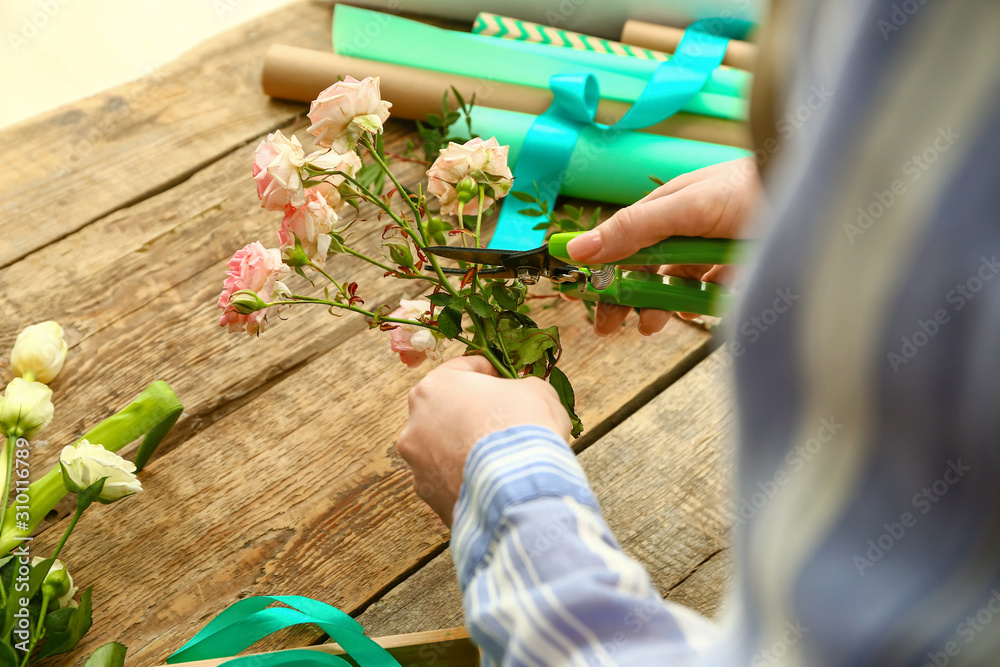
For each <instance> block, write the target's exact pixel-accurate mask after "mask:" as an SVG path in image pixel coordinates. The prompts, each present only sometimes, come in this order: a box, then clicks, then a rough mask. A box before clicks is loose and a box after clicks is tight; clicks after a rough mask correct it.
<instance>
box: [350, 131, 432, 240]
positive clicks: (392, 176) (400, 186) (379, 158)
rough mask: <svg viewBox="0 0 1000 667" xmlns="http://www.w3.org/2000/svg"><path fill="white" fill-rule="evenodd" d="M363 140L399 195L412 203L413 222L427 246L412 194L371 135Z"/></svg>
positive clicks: (418, 211)
mask: <svg viewBox="0 0 1000 667" xmlns="http://www.w3.org/2000/svg"><path fill="white" fill-rule="evenodd" d="M362 141H363V142H364V144H365V147H366V148H368V152H369V153H371V156H372V158H373V159H374V160H375V161H376V162H378V165H379V166H380V167H382V171H384V172H385V174H386V175H387V176H388V177H389V179H390V180H392V183H393V185H395V186H396V190H397V191H398V192H399V196H400V197H402V198H403V199H405V200H406V203H407V204H409V205H410V210H411V211H413V223H414V224H415V225H416V226H417V232H418V233H419V234H420V240H421V242H423V244H424V246H426V245H427V239H426V238H424V230H423V229H421V228H420V209H419V208H417V205H416V204H415V203H414V202H413V200H412V199H410V196H409V195H408V194H406V188H404V187H403V184H402V183H400V182H399V179H397V178H396V175H395V174H393V173H392V170H390V169H389V165H388V164H386V162H385V160H383V159H382V156H381V155H379V154H378V151H377V150H376V149H375V145H374V144H373V143H372V139H371V137H370V136H368V135H367V134H366V135H365V136H364V138H363V139H362Z"/></svg>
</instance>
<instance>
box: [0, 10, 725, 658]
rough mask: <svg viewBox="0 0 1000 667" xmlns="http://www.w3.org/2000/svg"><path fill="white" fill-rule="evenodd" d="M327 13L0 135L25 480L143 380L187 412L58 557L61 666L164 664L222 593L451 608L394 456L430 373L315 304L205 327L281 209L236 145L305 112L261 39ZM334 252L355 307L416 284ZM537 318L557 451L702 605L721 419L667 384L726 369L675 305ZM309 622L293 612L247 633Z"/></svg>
mask: <svg viewBox="0 0 1000 667" xmlns="http://www.w3.org/2000/svg"><path fill="white" fill-rule="evenodd" d="M330 11H331V10H330V8H329V7H324V6H320V5H316V4H313V3H301V4H298V5H295V6H293V7H290V8H287V9H284V10H281V11H279V12H276V13H274V14H273V15H269V16H265V17H262V18H261V19H258V20H255V21H252V22H249V23H247V24H244V25H242V26H239V27H237V28H235V29H233V30H231V31H230V32H229V33H226V34H225V35H222V36H220V37H219V38H218V39H216V40H214V41H212V42H210V43H208V44H205V45H204V46H203V47H200V48H199V49H198V50H196V51H194V52H191V53H189V54H187V55H185V56H184V57H182V58H181V59H179V60H178V61H176V62H174V63H172V64H170V65H168V66H166V67H165V68H163V69H162V71H160V72H158V73H156V74H155V75H153V76H152V77H149V78H147V79H145V80H142V81H138V82H134V83H131V84H126V85H124V86H121V87H119V88H116V89H113V90H110V91H107V92H106V93H103V94H101V95H98V96H95V97H93V98H89V99H87V100H82V101H80V102H78V103H75V104H73V105H70V106H68V107H64V108H62V109H58V110H55V111H53V112H51V113H49V114H46V115H44V116H42V117H39V118H37V119H32V120H30V121H27V122H25V123H21V124H19V125H17V126H15V127H12V128H7V129H5V130H2V131H0V139H3V141H2V142H0V152H2V153H6V155H5V156H4V157H6V158H7V163H11V161H12V160H14V159H15V158H17V157H18V156H22V157H23V156H25V155H30V156H32V159H31V160H24V159H20V158H19V159H18V162H17V164H19V165H22V166H23V168H19V169H18V170H14V171H13V172H12V173H11V174H10V175H9V178H8V180H7V182H6V184H5V190H4V193H3V195H0V196H2V200H0V207H2V210H3V212H4V215H3V217H2V218H0V351H2V353H3V354H4V357H6V351H7V350H9V349H10V346H11V345H12V344H13V341H14V338H15V336H16V335H17V332H18V331H19V330H20V329H21V328H23V327H24V326H26V325H28V324H32V323H34V322H38V321H42V320H46V319H56V320H58V321H59V322H60V323H61V324H62V325H63V326H64V327H65V330H66V334H67V339H68V342H69V344H70V352H69V357H68V359H67V363H66V366H65V369H64V371H63V373H62V375H61V376H60V377H59V378H58V379H57V380H56V381H55V382H54V383H53V385H52V388H53V390H54V401H55V404H56V417H55V421H54V422H53V423H52V424H51V425H50V426H49V427H48V428H46V429H45V431H44V432H43V435H42V438H43V439H44V440H45V441H47V444H45V445H42V446H39V447H38V449H37V450H36V452H38V454H37V455H34V458H33V461H32V466H33V476H36V477H37V476H39V475H41V474H42V473H43V472H44V471H45V470H46V469H47V468H48V466H49V465H51V464H52V463H53V462H54V461H55V458H56V456H57V453H58V450H59V449H60V448H61V447H62V446H63V445H65V444H69V443H71V442H73V441H74V440H75V439H76V438H78V437H79V436H80V435H81V434H82V433H84V432H85V431H86V430H88V429H89V428H90V427H92V426H93V425H94V424H96V423H97V422H98V421H100V420H101V419H103V418H105V417H107V416H109V415H110V414H112V413H113V412H115V411H116V410H118V409H119V408H121V407H123V406H124V405H125V404H127V403H128V402H129V401H130V400H131V399H132V398H133V397H134V396H135V395H136V394H138V393H139V392H140V391H141V390H142V389H143V388H144V387H145V386H146V385H148V384H149V383H150V382H152V381H153V380H156V379H164V380H166V381H168V382H169V383H170V384H171V386H172V387H173V388H174V390H175V391H176V393H177V394H178V396H179V397H180V399H181V401H182V402H183V403H184V406H185V410H184V414H183V416H182V417H181V420H180V421H179V422H178V425H177V427H176V428H175V430H174V431H173V432H172V433H171V435H170V436H169V438H168V439H167V441H166V442H165V443H164V445H163V447H162V449H161V451H160V452H159V453H158V454H157V456H156V457H155V458H154V460H153V461H152V462H151V463H150V464H149V466H148V467H147V469H146V470H145V471H144V473H143V475H142V482H143V487H144V489H145V490H144V492H143V493H141V494H139V495H137V496H136V497H134V498H130V499H129V500H127V501H125V502H121V503H117V504H115V505H111V506H107V507H105V506H101V507H96V506H95V507H94V508H92V509H91V510H90V511H89V512H88V513H87V515H86V516H85V518H84V519H83V520H82V521H81V523H80V525H79V527H78V528H77V532H76V533H74V536H73V538H72V539H71V541H70V542H69V544H68V546H67V547H66V549H65V551H64V552H63V557H64V558H65V560H66V561H67V563H68V564H69V568H70V570H71V571H72V573H73V576H74V580H75V582H76V584H77V585H79V586H81V587H83V588H86V587H89V586H93V587H94V619H95V623H94V626H93V628H92V629H91V631H90V633H89V635H88V636H87V638H86V639H85V641H84V642H83V643H82V644H81V646H80V647H79V648H78V649H77V650H76V651H74V652H73V653H71V654H69V655H67V656H60V657H58V658H56V659H54V660H50V661H49V662H48V663H47V664H50V665H82V664H83V663H84V662H85V660H86V657H87V656H88V655H89V654H90V653H91V652H92V651H93V650H94V649H95V648H96V647H97V646H99V645H101V644H103V643H106V642H108V641H121V642H123V643H125V644H126V645H128V646H129V648H130V650H129V660H128V664H130V665H155V664H161V663H162V662H163V660H164V658H165V657H166V656H167V655H169V654H170V653H171V652H173V651H174V650H176V649H177V648H179V647H180V646H181V645H182V644H183V643H184V642H185V641H186V640H187V639H188V638H190V637H191V636H192V635H193V634H194V633H195V632H196V631H197V630H198V629H200V628H201V627H202V626H204V624H205V623H207V622H208V621H209V620H210V619H211V618H212V617H214V616H215V615H216V614H218V613H219V612H220V611H222V610H223V609H225V608H226V607H227V606H228V605H229V604H231V603H232V602H234V601H236V600H237V599H240V598H242V597H245V596H248V595H258V594H302V595H309V596H313V597H316V598H319V599H322V600H324V601H327V602H329V603H331V604H334V605H337V606H339V607H340V608H342V609H343V610H345V611H347V612H348V613H352V614H357V613H360V612H361V611H362V610H365V609H368V611H367V612H365V614H364V615H363V616H362V618H363V619H366V620H365V622H366V624H367V623H368V622H369V620H370V622H371V629H372V631H373V633H374V634H379V635H395V634H400V633H404V632H409V631H411V630H412V629H415V628H414V623H415V620H414V618H415V616H416V615H417V614H419V612H420V609H424V608H426V609H428V610H430V611H433V612H434V614H431V615H429V616H427V617H426V618H425V622H424V623H423V625H424V626H427V627H422V628H420V629H427V630H433V629H441V628H446V627H452V626H455V625H459V624H461V606H460V600H459V598H458V596H457V585H456V584H455V583H454V581H453V579H452V578H451V572H450V569H449V568H450V565H449V564H448V561H447V558H448V556H447V554H446V553H444V551H445V548H446V541H447V531H446V530H445V529H444V527H443V526H442V525H441V524H440V522H439V521H438V520H437V519H436V517H434V516H433V514H432V513H431V512H430V511H429V510H428V509H427V508H426V507H425V506H424V505H423V504H422V503H421V502H419V500H418V499H417V498H416V496H415V494H414V493H413V491H412V489H411V477H410V474H409V472H408V471H407V470H406V467H405V466H404V464H403V463H402V461H401V460H400V459H399V458H398V456H397V455H396V453H395V450H394V440H395V438H396V435H397V434H398V433H399V431H400V429H401V428H402V425H403V423H404V420H405V413H406V392H407V391H408V389H409V388H410V387H411V386H412V385H413V384H414V383H415V382H416V381H417V380H418V379H419V378H420V377H422V375H423V374H424V373H425V372H426V371H427V370H428V368H427V367H424V368H421V369H418V370H416V371H407V370H406V369H405V368H404V367H403V366H402V365H401V364H400V363H399V361H398V359H397V358H396V357H395V355H393V354H392V353H391V352H390V351H389V349H388V340H387V338H388V337H387V335H386V334H384V333H382V332H378V331H369V330H368V329H367V326H366V324H365V323H364V322H363V321H362V320H361V319H359V318H354V317H339V318H338V317H332V316H330V315H329V314H327V313H326V311H324V310H322V309H319V308H304V309H295V310H292V311H289V312H286V313H285V314H284V316H285V317H287V318H288V319H289V320H290V321H288V322H276V323H275V325H274V326H273V328H272V329H270V330H268V331H267V332H265V333H264V334H263V335H262V336H261V337H260V338H256V339H251V338H249V337H247V336H243V335H228V334H226V333H224V332H223V331H222V330H221V329H219V328H218V327H217V325H216V321H217V319H218V311H217V309H216V307H215V300H216V299H217V296H218V292H219V290H220V288H221V284H222V281H223V278H224V270H225V263H226V261H227V260H228V259H229V257H231V256H232V254H233V252H235V251H236V250H237V249H239V248H240V247H242V246H243V245H245V244H246V243H248V242H250V241H253V240H258V239H260V240H261V241H262V242H264V244H265V245H274V234H275V231H276V229H277V226H278V223H279V218H280V216H278V215H277V214H275V213H271V212H267V211H263V210H261V209H260V207H259V203H258V201H257V198H256V195H255V192H254V186H253V183H252V181H251V180H250V173H249V172H250V162H251V156H252V153H253V149H254V147H255V145H256V144H257V142H259V141H260V139H261V138H262V137H263V136H264V135H266V134H267V133H268V132H269V131H272V130H274V129H275V128H279V127H280V128H282V130H283V131H285V132H286V133H291V132H298V133H299V135H300V137H303V129H304V127H305V122H304V120H303V114H304V111H305V107H304V106H303V105H292V104H286V103H280V102H274V101H271V100H269V99H268V98H266V97H265V96H264V95H263V94H261V93H260V91H259V74H260V66H261V62H262V60H261V59H262V55H263V52H264V50H266V48H267V46H268V45H269V44H271V43H272V42H282V43H292V44H297V45H300V46H307V47H310V48H328V47H329V34H330V28H329V25H330ZM413 130H414V128H413V125H412V124H410V123H406V122H400V121H395V120H390V122H389V123H388V124H387V128H386V141H387V143H388V145H389V148H390V150H391V151H393V152H402V151H403V149H404V147H405V145H406V143H407V141H408V139H409V138H411V137H412V136H413V134H414V132H413ZM303 138H304V137H303ZM305 143H307V149H308V148H309V146H308V142H305ZM74 156H75V157H74ZM397 167H398V171H397V173H398V174H400V176H401V177H402V178H403V180H404V182H405V183H407V184H412V183H415V182H417V181H418V180H419V179H420V177H421V176H422V169H421V167H420V166H419V165H415V164H413V163H400V164H398V165H397ZM52 178H58V182H59V184H60V186H59V188H58V190H57V195H56V196H55V197H54V198H53V197H52V195H51V192H52V189H51V187H49V185H47V184H48V183H49V182H50V179H52ZM42 188H45V189H44V190H43V189H42ZM43 196H44V197H46V200H45V205H44V206H40V205H39V203H38V201H39V198H40V197H43ZM609 212H610V211H606V212H605V214H607V213H609ZM361 217H362V218H363V220H362V221H361V222H359V223H358V224H357V225H356V226H355V227H354V228H353V230H354V231H353V232H352V233H353V234H354V236H353V238H355V239H357V240H358V241H360V242H361V243H362V244H365V243H371V244H372V246H374V243H375V241H376V238H377V234H378V233H379V232H380V231H381V229H382V226H383V223H382V222H380V221H379V220H378V217H377V215H376V214H375V211H373V210H372V209H370V208H367V209H366V208H362V212H361ZM369 239H370V241H369ZM329 268H330V270H331V271H332V272H333V273H334V274H335V275H338V276H343V277H346V276H351V277H352V279H354V280H357V281H358V282H359V283H360V284H361V295H362V297H363V298H364V299H365V301H366V305H368V306H376V305H377V304H380V303H387V304H390V305H394V304H395V303H397V302H398V300H399V298H400V297H401V296H404V295H408V296H413V295H414V294H416V293H418V292H419V289H420V288H419V285H418V284H415V283H413V282H408V281H407V282H404V281H397V280H393V279H383V278H382V277H381V271H380V270H378V269H376V268H374V267H370V266H366V265H363V264H359V263H357V262H356V261H354V260H353V259H349V258H344V257H334V258H333V259H332V260H331V261H330V263H329ZM296 280H299V279H296ZM294 289H296V290H297V291H303V290H306V289H309V288H308V285H307V284H306V283H304V282H301V281H300V282H299V283H297V284H296V286H295V287H294ZM532 314H533V316H534V317H536V319H538V320H539V322H540V323H542V324H543V326H547V325H550V324H558V325H559V326H560V330H561V338H562V341H563V343H564V347H565V352H564V355H563V359H562V361H561V362H560V366H561V367H562V368H564V370H565V371H566V373H567V374H568V375H569V377H570V378H571V379H572V380H573V382H574V385H575V387H576V390H577V404H578V407H579V411H580V413H581V415H582V417H583V419H584V422H585V424H586V426H587V431H586V433H585V434H584V436H583V437H582V438H581V439H580V440H578V441H577V442H576V443H575V445H576V447H577V448H578V450H582V451H583V454H582V456H583V457H584V461H585V465H586V466H587V468H588V471H589V472H590V474H591V475H592V479H593V480H594V483H595V487H596V488H597V489H598V493H599V495H600V496H601V497H602V499H603V500H604V501H605V502H606V503H607V509H608V517H609V521H610V522H611V524H612V526H613V528H614V529H615V530H616V531H618V533H619V535H620V537H621V538H622V541H623V544H624V545H625V547H626V548H627V549H628V550H629V552H630V553H632V554H633V555H636V556H637V557H638V558H640V559H641V560H642V561H643V562H644V563H645V564H646V565H647V566H648V567H649V568H650V570H651V571H652V572H653V575H654V579H655V580H656V582H657V585H659V586H661V588H662V589H663V590H665V591H669V593H670V594H671V595H673V596H681V595H684V596H686V597H685V598H684V600H686V601H687V602H689V603H690V604H692V606H695V607H696V608H698V609H700V610H702V611H705V612H707V613H712V612H713V610H714V608H715V607H714V606H715V605H716V604H717V600H718V597H719V592H720V591H721V589H722V587H723V585H724V579H725V574H726V572H727V571H728V564H727V560H726V552H725V551H724V547H725V541H724V538H723V537H722V530H723V526H722V521H721V518H720V517H719V515H718V512H717V508H716V505H717V503H718V502H719V494H720V493H722V489H724V487H725V484H726V482H725V471H726V468H725V464H724V463H723V454H722V453H721V452H722V449H721V445H720V442H721V438H722V436H723V433H724V431H725V430H726V414H727V413H726V408H725V407H724V404H725V401H724V399H723V398H722V397H721V395H719V396H716V398H714V399H712V400H708V401H706V400H695V399H693V398H685V396H686V395H687V394H686V393H685V392H687V393H690V394H691V395H692V396H695V395H701V394H706V395H707V394H708V393H712V392H713V391H717V390H718V389H719V385H721V384H722V381H721V379H719V377H718V376H717V373H716V372H715V371H714V370H713V369H714V366H712V365H709V366H705V363H704V362H702V363H699V362H701V360H702V359H704V358H705V356H706V355H707V354H708V352H709V348H710V343H709V336H708V334H706V333H705V332H704V331H703V330H701V329H699V328H698V327H695V326H692V325H690V324H688V323H684V322H682V321H680V320H674V321H671V323H670V324H669V325H668V327H667V328H666V330H665V331H664V332H663V333H662V334H660V335H658V336H656V337H653V338H643V337H641V336H639V335H638V334H637V333H636V332H635V330H634V327H631V326H630V327H628V328H626V329H623V330H622V331H621V332H620V333H619V334H617V335H616V336H614V337H612V338H597V337H595V336H593V335H592V333H591V331H590V322H589V320H588V316H587V313H586V311H585V310H584V309H583V308H582V307H581V306H579V305H578V304H571V303H566V302H564V301H562V300H558V299H553V300H540V301H536V302H533V313H532ZM629 324H633V322H632V321H630V322H629ZM453 352H454V353H455V354H457V353H459V351H458V350H453ZM6 363H7V360H6V358H4V359H3V360H2V361H0V380H2V381H6V380H7V379H9V377H10V373H9V368H7V367H5V366H4V364H6ZM712 363H714V362H712ZM692 368H694V370H693V371H691V369H692ZM689 371H691V372H690V373H689ZM678 378H681V382H682V383H683V386H684V387H687V389H685V390H684V392H682V391H680V390H679V389H676V387H680V386H682V385H681V384H678V385H674V384H673V383H674V382H675V381H676V380H678ZM691 378H695V379H697V382H695V380H692V379H691ZM699 378H700V379H699ZM668 387H669V388H670V389H669V392H670V393H668V394H661V392H662V391H663V390H664V389H667V388H668ZM699 392H701V394H699ZM668 395H669V396H671V397H672V398H671V399H670V400H668V401H665V399H664V398H663V397H664V396H668ZM650 401H653V402H650ZM644 406H645V407H644ZM654 406H658V407H654ZM642 415H645V417H641V416H642ZM664 424H669V426H664ZM605 452H607V453H605ZM601 457H604V458H601ZM626 492H627V493H626ZM629 506H630V508H629ZM64 525H65V516H64V512H57V513H56V514H55V516H52V517H50V521H49V522H48V523H45V524H43V526H42V530H41V535H40V536H39V538H38V539H37V540H36V541H35V542H34V543H33V548H34V550H35V552H36V553H45V552H46V551H48V550H49V549H50V548H51V547H52V545H53V544H54V543H55V541H56V539H57V537H58V534H59V533H61V530H62V528H63V527H64ZM50 528H54V529H50ZM414 573H416V574H414ZM411 575H412V576H411ZM393 609H395V610H396V611H391V610H393ZM380 610H381V611H380ZM379 613H381V616H379ZM432 619H433V622H432ZM447 619H452V620H451V621H448V620H447ZM321 640H322V636H321V635H320V634H319V632H318V630H317V629H316V628H303V629H298V630H293V631H286V632H283V633H280V634H279V635H276V636H275V637H273V638H271V639H268V640H265V641H263V642H260V643H259V644H258V645H257V646H256V647H255V650H268V649H276V648H287V647H294V646H303V645H307V644H312V643H316V642H318V641H321Z"/></svg>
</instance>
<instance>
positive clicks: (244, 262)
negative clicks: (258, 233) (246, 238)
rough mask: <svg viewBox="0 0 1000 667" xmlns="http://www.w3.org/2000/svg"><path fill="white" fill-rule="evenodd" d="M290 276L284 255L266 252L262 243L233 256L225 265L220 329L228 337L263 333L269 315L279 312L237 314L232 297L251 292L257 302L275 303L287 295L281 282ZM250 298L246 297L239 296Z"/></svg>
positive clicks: (267, 249) (220, 305)
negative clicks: (222, 328) (283, 260)
mask: <svg viewBox="0 0 1000 667" xmlns="http://www.w3.org/2000/svg"><path fill="white" fill-rule="evenodd" d="M287 273H288V267H287V266H285V265H284V264H282V262H281V253H280V252H279V251H278V250H277V249H275V248H264V246H262V245H261V244H260V242H259V241H254V242H253V243H251V244H249V245H247V246H246V247H244V248H243V249H242V250H240V251H239V252H237V253H236V254H235V255H233V258H232V259H231V260H229V263H228V264H227V265H226V282H225V283H224V284H223V286H222V294H221V295H219V303H218V306H219V308H221V309H222V317H221V318H220V319H219V326H221V327H228V328H229V333H235V332H237V331H246V332H247V333H248V334H250V335H253V334H256V333H257V332H258V331H263V330H264V324H265V319H266V318H267V315H268V314H270V313H271V312H272V311H274V310H275V309H276V306H272V307H271V308H264V309H261V310H256V311H254V312H248V313H245V314H244V313H238V312H236V309H235V306H234V304H233V297H234V295H236V293H237V292H240V291H242V290H249V291H250V292H253V293H255V294H256V295H257V298H258V299H259V300H261V301H263V302H264V303H267V302H270V301H271V300H272V299H274V298H276V297H278V296H280V295H282V294H288V293H289V292H288V288H287V287H285V285H284V283H282V282H281V281H280V280H279V279H280V278H282V277H283V276H285V275H286V274H287ZM245 296H248V295H247V294H246V293H244V294H243V295H238V296H237V300H239V299H240V298H241V297H245Z"/></svg>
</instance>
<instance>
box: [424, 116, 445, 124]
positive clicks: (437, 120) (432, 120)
mask: <svg viewBox="0 0 1000 667" xmlns="http://www.w3.org/2000/svg"><path fill="white" fill-rule="evenodd" d="M427 124H428V125H430V126H431V127H444V122H443V121H442V120H441V116H439V115H437V114H436V113H429V114H427Z"/></svg>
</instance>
